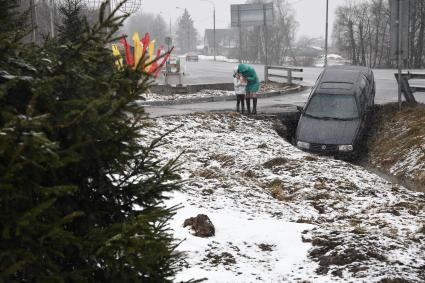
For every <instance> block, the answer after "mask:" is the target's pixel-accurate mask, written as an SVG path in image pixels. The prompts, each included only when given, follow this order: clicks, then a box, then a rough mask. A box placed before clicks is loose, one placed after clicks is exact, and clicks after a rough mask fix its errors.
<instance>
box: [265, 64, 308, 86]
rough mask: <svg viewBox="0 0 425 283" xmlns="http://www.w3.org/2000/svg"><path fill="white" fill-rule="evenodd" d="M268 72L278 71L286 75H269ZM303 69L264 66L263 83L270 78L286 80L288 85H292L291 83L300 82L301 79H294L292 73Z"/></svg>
mask: <svg viewBox="0 0 425 283" xmlns="http://www.w3.org/2000/svg"><path fill="white" fill-rule="evenodd" d="M269 70H280V71H286V75H281V74H271V73H269ZM302 71H303V69H300V68H292V67H283V66H268V65H266V66H264V81H265V82H267V81H268V80H269V78H270V77H275V78H281V79H286V80H287V82H288V84H292V81H302V80H303V78H302V77H294V76H293V72H302Z"/></svg>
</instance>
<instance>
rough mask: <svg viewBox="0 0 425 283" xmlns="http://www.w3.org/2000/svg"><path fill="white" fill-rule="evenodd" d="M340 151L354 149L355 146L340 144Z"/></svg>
mask: <svg viewBox="0 0 425 283" xmlns="http://www.w3.org/2000/svg"><path fill="white" fill-rule="evenodd" d="M338 150H339V151H353V146H352V145H351V144H344V145H339V146H338Z"/></svg>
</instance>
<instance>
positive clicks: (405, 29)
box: [389, 0, 410, 60]
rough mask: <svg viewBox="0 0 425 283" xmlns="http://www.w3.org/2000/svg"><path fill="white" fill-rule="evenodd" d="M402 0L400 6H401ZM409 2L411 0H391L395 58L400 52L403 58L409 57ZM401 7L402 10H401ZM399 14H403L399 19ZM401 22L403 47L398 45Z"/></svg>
mask: <svg viewBox="0 0 425 283" xmlns="http://www.w3.org/2000/svg"><path fill="white" fill-rule="evenodd" d="M399 1H400V6H399ZM409 2H410V0H389V3H390V12H391V16H390V31H391V56H392V58H393V59H394V60H396V59H397V55H398V54H399V53H400V55H401V58H402V59H407V55H408V43H409ZM399 7H400V10H399ZM399 15H400V16H401V18H400V20H399ZM399 23H400V29H401V32H400V34H401V38H400V40H401V49H400V50H399V46H398V36H399V30H398V25H399Z"/></svg>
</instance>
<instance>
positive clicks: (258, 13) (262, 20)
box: [230, 3, 273, 27]
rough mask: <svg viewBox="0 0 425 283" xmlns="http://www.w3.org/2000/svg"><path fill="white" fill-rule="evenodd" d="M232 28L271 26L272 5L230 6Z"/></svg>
mask: <svg viewBox="0 0 425 283" xmlns="http://www.w3.org/2000/svg"><path fill="white" fill-rule="evenodd" d="M230 11H231V23H232V27H242V26H264V25H268V26H270V25H272V24H273V3H266V4H240V5H231V6H230Z"/></svg>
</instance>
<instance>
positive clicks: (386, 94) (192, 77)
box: [146, 61, 425, 117]
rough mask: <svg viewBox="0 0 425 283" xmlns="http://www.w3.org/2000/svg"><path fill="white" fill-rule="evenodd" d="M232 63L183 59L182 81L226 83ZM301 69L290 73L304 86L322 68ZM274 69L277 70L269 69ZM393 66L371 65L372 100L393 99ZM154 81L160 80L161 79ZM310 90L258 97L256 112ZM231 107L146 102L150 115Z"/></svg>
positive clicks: (299, 99)
mask: <svg viewBox="0 0 425 283" xmlns="http://www.w3.org/2000/svg"><path fill="white" fill-rule="evenodd" d="M235 66H236V63H226V62H212V61H199V62H187V63H186V66H185V68H184V69H185V75H184V78H183V84H202V83H230V82H232V81H233V77H232V74H233V68H234V67H235ZM253 67H254V68H255V70H256V71H257V75H258V76H259V78H260V79H261V80H264V65H253ZM303 69H304V71H303V72H302V73H294V74H293V76H302V77H303V79H304V80H303V82H302V83H301V84H303V85H305V86H309V87H310V86H312V85H313V84H314V82H315V81H316V79H317V77H318V75H319V74H320V72H321V71H322V68H312V67H308V68H305V67H304V68H303ZM410 71H411V72H420V73H424V72H425V70H410ZM273 72H276V73H278V72H279V71H273ZM395 72H396V70H391V69H375V70H373V73H374V75H375V81H376V95H375V103H378V104H384V103H388V102H396V101H397V82H396V80H395V78H394V73H395ZM158 83H160V84H161V83H163V82H162V79H160V80H158ZM410 83H411V84H412V85H422V86H425V81H413V80H412V81H410ZM309 92H310V90H306V91H303V92H300V93H296V94H288V95H283V96H278V97H270V98H262V99H259V101H258V112H266V113H273V112H276V111H284V110H285V109H286V108H287V107H288V105H303V104H304V103H305V102H306V101H307V98H308V95H309ZM415 97H416V99H417V100H418V101H420V102H423V103H425V93H416V94H415ZM234 108H235V102H234V101H224V102H209V103H194V104H186V105H172V106H161V107H156V106H155V107H154V106H147V107H146V111H147V112H148V113H150V115H151V116H152V117H156V116H163V115H175V114H184V113H193V112H205V111H220V110H222V111H230V110H233V109H234Z"/></svg>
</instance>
